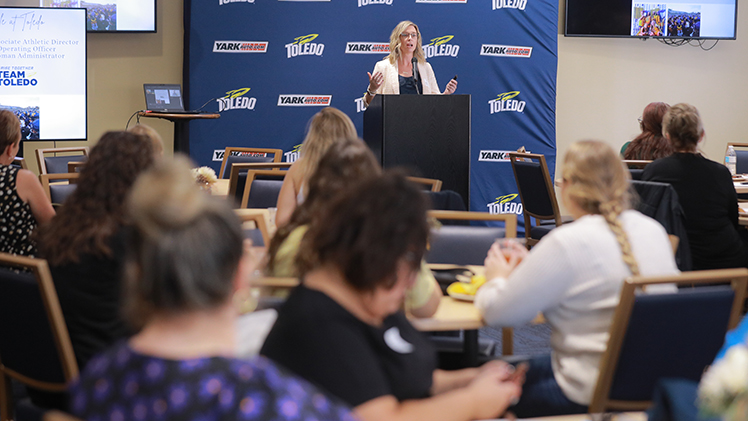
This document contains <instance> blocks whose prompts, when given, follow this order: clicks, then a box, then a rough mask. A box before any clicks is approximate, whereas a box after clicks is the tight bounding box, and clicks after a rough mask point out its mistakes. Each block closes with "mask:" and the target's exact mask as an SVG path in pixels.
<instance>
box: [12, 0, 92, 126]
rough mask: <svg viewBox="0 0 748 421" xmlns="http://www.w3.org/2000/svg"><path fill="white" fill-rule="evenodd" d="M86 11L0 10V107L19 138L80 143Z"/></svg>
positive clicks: (83, 113)
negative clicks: (13, 118)
mask: <svg viewBox="0 0 748 421" xmlns="http://www.w3.org/2000/svg"><path fill="white" fill-rule="evenodd" d="M85 20H86V11H85V9H41V8H19V7H0V108H4V109H7V110H11V111H13V112H14V113H16V115H17V116H18V118H19V119H20V120H21V133H22V135H21V136H22V137H23V139H24V140H83V139H86V135H87V133H86V128H87V121H86V26H85Z"/></svg>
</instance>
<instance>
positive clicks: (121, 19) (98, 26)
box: [0, 0, 156, 32]
mask: <svg viewBox="0 0 748 421" xmlns="http://www.w3.org/2000/svg"><path fill="white" fill-rule="evenodd" d="M0 6H15V7H52V8H82V9H86V11H87V16H86V30H88V32H156V0H0Z"/></svg>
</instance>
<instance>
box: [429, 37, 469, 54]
mask: <svg viewBox="0 0 748 421" xmlns="http://www.w3.org/2000/svg"><path fill="white" fill-rule="evenodd" d="M454 37H455V36H454V35H445V36H443V37H439V38H433V39H432V40H431V42H430V43H429V44H428V45H424V46H423V52H424V53H426V58H431V57H457V53H459V52H460V46H459V45H454V44H447V43H448V42H449V41H451V40H452V38H454Z"/></svg>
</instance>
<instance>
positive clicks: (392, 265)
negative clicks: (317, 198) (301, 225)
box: [296, 171, 429, 292]
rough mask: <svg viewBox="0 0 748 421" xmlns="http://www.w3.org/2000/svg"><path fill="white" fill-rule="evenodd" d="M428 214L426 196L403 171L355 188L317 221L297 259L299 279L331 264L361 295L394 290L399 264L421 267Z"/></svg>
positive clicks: (346, 192) (386, 174)
mask: <svg viewBox="0 0 748 421" xmlns="http://www.w3.org/2000/svg"><path fill="white" fill-rule="evenodd" d="M427 209H428V206H427V199H426V195H424V194H423V193H422V192H421V190H419V188H418V187H417V186H415V185H414V184H413V183H411V182H410V181H408V180H407V178H406V177H405V176H404V175H403V174H402V173H400V172H399V171H395V172H392V171H388V172H385V174H384V175H382V176H380V177H375V178H372V179H369V180H367V181H364V182H363V183H361V184H357V185H356V186H354V187H353V188H351V189H348V190H347V191H345V192H343V193H341V194H339V195H338V196H337V197H336V200H335V201H334V202H333V203H332V204H331V205H330V206H329V207H327V208H326V209H325V211H324V212H321V213H320V214H319V215H315V216H314V220H313V221H312V223H311V224H310V227H309V231H308V232H307V234H306V235H305V236H304V239H303V240H302V242H301V247H300V248H299V254H298V255H297V257H296V266H297V268H298V270H299V273H300V275H301V276H302V277H303V276H304V275H305V274H306V273H308V272H310V271H312V270H314V269H317V268H320V267H323V266H328V265H329V266H331V267H334V268H336V269H338V270H339V271H340V273H341V274H342V275H343V277H344V278H345V280H346V282H347V283H348V284H349V285H350V286H352V287H353V288H354V289H356V290H358V291H362V292H367V291H373V290H375V289H376V288H379V287H384V288H388V289H389V288H392V287H393V286H394V285H395V283H396V282H397V276H396V273H397V265H398V263H399V262H401V261H403V260H405V261H406V262H407V263H408V264H409V265H410V267H411V268H412V269H413V270H414V271H415V270H417V269H418V267H419V266H420V263H421V259H422V258H423V254H424V252H425V250H426V243H427V241H428V234H429V225H428V223H427V220H426V211H427Z"/></svg>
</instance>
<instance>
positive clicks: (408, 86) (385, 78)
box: [364, 20, 457, 105]
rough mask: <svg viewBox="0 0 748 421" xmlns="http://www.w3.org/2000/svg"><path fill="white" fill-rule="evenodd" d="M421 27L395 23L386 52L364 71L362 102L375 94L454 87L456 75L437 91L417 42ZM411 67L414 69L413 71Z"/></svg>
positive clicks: (449, 91)
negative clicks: (366, 78)
mask: <svg viewBox="0 0 748 421" xmlns="http://www.w3.org/2000/svg"><path fill="white" fill-rule="evenodd" d="M422 44H423V40H422V39H421V31H419V30H418V26H417V25H416V24H415V23H413V22H411V21H408V20H404V21H402V22H400V23H398V24H397V26H396V27H395V29H393V30H392V34H390V54H389V55H388V56H387V57H385V58H384V59H383V60H381V61H379V62H377V64H376V65H375V66H374V72H373V73H368V72H367V74H368V75H369V86H368V88H367V89H366V92H365V93H364V102H365V103H366V104H367V105H369V103H370V102H371V100H372V98H374V96H375V95H376V94H416V95H417V94H444V95H450V94H452V93H453V92H454V91H455V89H457V77H456V76H455V78H454V79H452V80H450V81H449V83H448V84H447V87H446V88H445V89H444V92H441V91H439V85H437V83H436V76H434V70H433V69H432V68H431V65H430V64H429V63H426V55H425V54H424V52H423V48H422V47H421V45H422ZM414 70H415V71H414Z"/></svg>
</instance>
